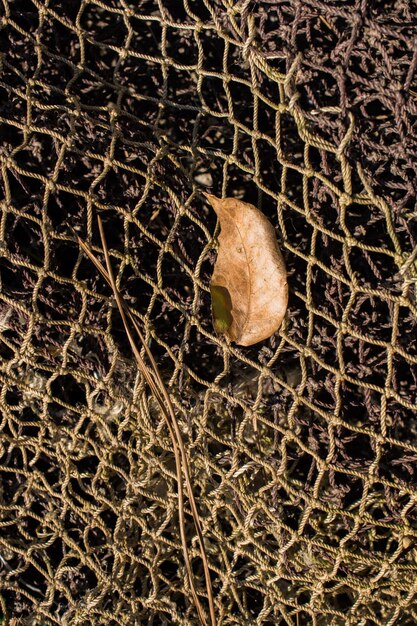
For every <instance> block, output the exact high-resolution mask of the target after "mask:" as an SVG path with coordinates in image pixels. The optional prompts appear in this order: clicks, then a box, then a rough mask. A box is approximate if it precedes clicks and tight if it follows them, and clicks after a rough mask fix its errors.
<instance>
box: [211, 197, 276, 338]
mask: <svg viewBox="0 0 417 626" xmlns="http://www.w3.org/2000/svg"><path fill="white" fill-rule="evenodd" d="M204 195H205V196H206V198H207V199H208V201H209V202H210V204H211V206H212V207H213V209H214V210H215V212H216V213H217V217H218V218H219V221H220V228H221V232H220V235H219V252H218V255H217V260H216V264H215V266H214V271H213V276H212V279H211V284H210V291H211V296H212V310H213V320H214V326H215V328H216V330H217V332H219V333H222V334H224V335H226V337H228V338H229V339H230V341H234V342H236V343H237V344H239V345H241V346H251V345H253V344H255V343H258V341H262V340H263V339H267V338H268V337H270V336H271V335H273V334H274V332H276V331H277V330H278V328H279V327H280V326H281V323H282V320H283V318H284V315H285V311H286V309H287V304H288V285H287V272H286V269H285V264H284V259H283V258H282V254H281V252H280V250H279V248H278V244H277V240H276V236H275V230H274V228H273V226H272V224H270V222H269V221H268V219H267V218H266V217H265V215H263V213H261V211H259V209H257V208H255V207H254V206H253V205H252V204H248V203H247V202H242V201H241V200H236V199H234V198H225V199H223V200H222V199H220V198H216V196H213V195H211V194H208V193H205V194H204Z"/></svg>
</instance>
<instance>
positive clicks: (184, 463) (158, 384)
mask: <svg viewBox="0 0 417 626" xmlns="http://www.w3.org/2000/svg"><path fill="white" fill-rule="evenodd" d="M97 219H98V225H99V230H100V237H101V241H102V246H103V251H104V257H105V260H106V267H107V271H106V269H105V268H104V266H103V265H102V264H101V263H100V261H99V260H98V259H97V258H96V257H95V256H94V254H93V253H92V252H91V250H90V248H89V247H88V245H87V244H86V243H85V242H84V241H83V240H82V239H81V238H80V237H79V236H78V234H77V233H75V232H74V234H75V236H76V237H77V240H78V243H79V245H80V246H81V248H82V249H83V250H84V252H85V253H86V255H87V256H88V258H89V259H90V260H91V261H92V263H93V264H94V265H95V267H96V268H97V270H98V271H99V272H100V274H101V275H102V276H103V278H104V279H105V280H106V282H107V283H108V284H109V285H110V287H111V289H112V291H113V294H114V297H115V299H116V303H117V306H118V309H119V312H120V315H121V317H122V321H123V324H124V327H125V331H126V335H127V337H128V340H129V343H130V346H131V349H132V352H133V354H134V356H135V359H136V362H137V364H138V367H139V369H140V371H141V372H142V374H143V376H144V378H145V380H146V382H147V383H148V385H149V387H150V389H151V391H152V393H153V395H154V397H155V399H156V400H157V402H158V404H159V406H160V408H161V410H162V414H163V416H164V418H165V421H166V424H167V426H168V430H169V433H170V436H171V440H172V445H173V450H174V456H175V464H176V473H177V483H178V517H179V528H180V535H181V543H182V549H183V554H184V561H185V566H186V569H187V574H188V578H189V582H190V587H191V592H192V595H193V599H194V603H195V606H196V609H197V612H198V616H199V619H200V622H201V624H203V626H207V620H206V616H205V613H204V610H203V607H202V606H201V603H200V600H199V598H198V595H197V591H196V588H195V583H194V574H193V571H192V568H191V562H190V557H189V553H188V546H187V538H186V534H185V508H184V490H183V472H184V478H185V483H186V489H187V494H188V498H189V501H190V505H191V512H192V516H193V521H194V526H195V530H196V533H197V537H198V541H199V546H200V555H201V559H202V562H203V568H204V575H205V581H206V591H207V598H208V603H209V611H210V622H211V624H212V626H216V623H217V622H216V616H215V611H214V599H213V590H212V586H211V579H210V571H209V566H208V561H207V555H206V551H205V547H204V538H203V532H202V528H201V523H200V518H199V515H198V510H197V505H196V502H195V498H194V494H193V490H192V482H191V474H190V467H189V463H188V457H187V451H186V448H185V445H184V441H183V438H182V433H181V429H180V427H179V425H178V421H177V419H176V416H175V411H174V408H173V405H172V402H171V398H170V396H169V393H168V391H167V389H166V387H165V384H164V382H163V380H162V378H161V375H160V372H159V368H158V366H157V364H156V362H155V359H154V357H153V355H152V353H151V351H150V349H149V347H148V345H147V343H146V341H145V339H144V337H143V335H142V332H141V330H140V328H139V325H138V323H137V321H136V319H135V317H134V316H133V315H132V312H131V311H130V309H129V307H128V305H127V304H126V302H125V301H124V299H123V297H122V295H121V294H120V292H119V290H118V288H117V286H116V282H115V279H114V274H113V270H112V267H111V263H110V257H109V253H108V248H107V243H106V237H105V234H104V229H103V224H102V221H101V219H100V217H99V216H98V218H97ZM128 320H129V321H130V323H131V324H132V326H133V328H134V330H135V331H136V333H137V335H138V337H139V339H140V342H141V344H142V346H143V348H144V350H145V352H146V355H147V357H148V359H149V362H150V364H151V369H149V368H148V366H147V365H146V363H145V361H144V359H143V357H142V355H141V354H140V351H139V349H138V347H137V345H136V342H135V338H134V336H133V334H132V331H131V329H130V326H129V323H128Z"/></svg>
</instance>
